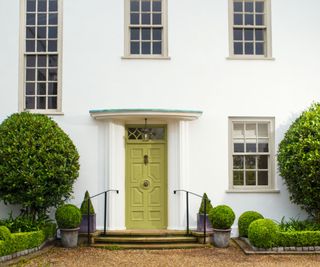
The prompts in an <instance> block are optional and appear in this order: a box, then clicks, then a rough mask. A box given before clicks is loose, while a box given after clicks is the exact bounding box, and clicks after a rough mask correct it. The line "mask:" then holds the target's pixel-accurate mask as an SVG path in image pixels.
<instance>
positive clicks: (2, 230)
mask: <svg viewBox="0 0 320 267" xmlns="http://www.w3.org/2000/svg"><path fill="white" fill-rule="evenodd" d="M10 238H11V232H10V230H9V229H8V228H7V227H6V226H0V240H2V241H6V240H9V239H10Z"/></svg>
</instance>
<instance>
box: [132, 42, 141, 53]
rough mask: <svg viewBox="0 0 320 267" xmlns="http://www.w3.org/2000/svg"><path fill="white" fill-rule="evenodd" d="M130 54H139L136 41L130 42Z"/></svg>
mask: <svg viewBox="0 0 320 267" xmlns="http://www.w3.org/2000/svg"><path fill="white" fill-rule="evenodd" d="M130 54H132V55H137V54H140V45H139V43H138V42H131V44H130Z"/></svg>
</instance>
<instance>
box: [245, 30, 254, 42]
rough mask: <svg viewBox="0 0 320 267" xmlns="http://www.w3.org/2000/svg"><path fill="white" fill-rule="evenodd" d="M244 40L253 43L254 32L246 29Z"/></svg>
mask: <svg viewBox="0 0 320 267" xmlns="http://www.w3.org/2000/svg"><path fill="white" fill-rule="evenodd" d="M244 39H245V40H246V41H252V40H253V30H251V29H245V30H244Z"/></svg>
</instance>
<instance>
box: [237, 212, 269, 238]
mask: <svg viewBox="0 0 320 267" xmlns="http://www.w3.org/2000/svg"><path fill="white" fill-rule="evenodd" d="M258 219H263V216H262V215H261V214H260V213H259V212H256V211H246V212H244V213H242V214H241V215H240V217H239V220H238V228H239V236H244V237H248V228H249V226H250V224H251V223H252V222H254V221H255V220H258Z"/></svg>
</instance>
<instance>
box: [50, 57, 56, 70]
mask: <svg viewBox="0 0 320 267" xmlns="http://www.w3.org/2000/svg"><path fill="white" fill-rule="evenodd" d="M57 66H58V56H49V67H57Z"/></svg>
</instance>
